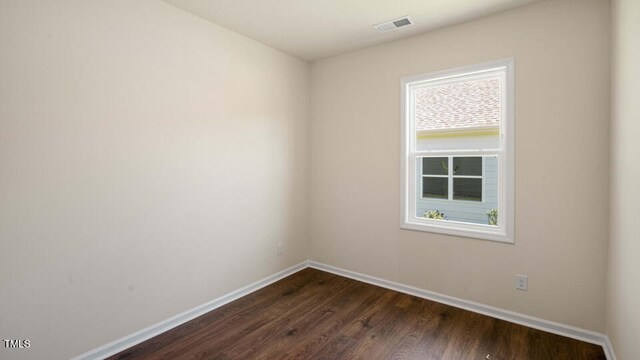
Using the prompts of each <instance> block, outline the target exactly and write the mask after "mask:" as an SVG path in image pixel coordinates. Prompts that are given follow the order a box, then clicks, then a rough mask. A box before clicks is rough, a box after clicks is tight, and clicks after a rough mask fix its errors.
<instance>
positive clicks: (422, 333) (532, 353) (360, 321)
mask: <svg viewBox="0 0 640 360" xmlns="http://www.w3.org/2000/svg"><path fill="white" fill-rule="evenodd" d="M487 356H489V359H490V360H513V359H518V360H541V359H543V360H544V359H554V360H562V359H577V360H604V359H605V356H604V352H603V350H602V347H600V346H597V345H593V344H589V343H585V342H582V341H578V340H574V339H569V338H566V337H562V336H559V335H555V334H549V333H546V332H543V331H540V330H536V329H531V328H528V327H525V326H521V325H517V324H513V323H509V322H506V321H503V320H499V319H494V318H491V317H488V316H484V315H480V314H477V313H473V312H470V311H466V310H462V309H458V308H454V307H451V306H448V305H444V304H440V303H436V302H433V301H429V300H425V299H421V298H418V297H415V296H412V295H407V294H402V293H398V292H395V291H392V290H388V289H384V288H380V287H377V286H374V285H370V284H366V283H362V282H358V281H355V280H351V279H347V278H344V277H341V276H337V275H334V274H330V273H326V272H323V271H319V270H315V269H304V270H301V271H299V272H297V273H295V274H293V275H291V276H289V277H287V278H285V279H282V280H280V281H278V282H275V283H273V284H271V285H269V286H267V287H265V288H263V289H260V290H258V291H256V292H254V293H252V294H249V295H247V296H245V297H243V298H241V299H238V300H236V301H234V302H231V303H229V304H227V305H224V306H222V307H220V308H218V309H216V310H213V311H211V312H209V313H207V314H205V315H203V316H200V317H198V318H196V319H194V320H192V321H189V322H187V323H185V324H183V325H181V326H178V327H176V328H174V329H172V330H169V331H167V332H165V333H163V334H161V335H158V336H156V337H154V338H152V339H149V340H147V341H145V342H143V343H141V344H138V345H136V346H134V347H132V348H130V349H127V350H125V351H122V352H121V353H119V354H116V355H114V356H112V357H110V358H109V359H110V360H116V359H120V360H122V359H153V360H156V359H158V360H160V359H171V360H194V359H207V360H213V359H218V360H230V359H268V360H274V359H276V360H277V359H314V360H317V359H332V360H335V359H362V360H371V359H393V360H401V359H403V360H414V359H415V360H418V359H420V360H442V359H447V360H460V359H462V360H466V359H474V360H480V359H487Z"/></svg>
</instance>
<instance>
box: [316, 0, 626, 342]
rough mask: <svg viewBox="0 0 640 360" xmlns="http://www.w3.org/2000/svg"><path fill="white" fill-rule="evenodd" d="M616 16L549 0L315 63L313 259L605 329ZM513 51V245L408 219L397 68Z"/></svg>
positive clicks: (406, 72)
mask: <svg viewBox="0 0 640 360" xmlns="http://www.w3.org/2000/svg"><path fill="white" fill-rule="evenodd" d="M609 26H610V19H609V4H608V2H607V1H603V0H588V1H583V0H580V1H578V0H562V1H560V0H558V1H543V2H539V3H535V4H532V5H528V6H525V7H521V8H518V9H515V10H512V11H508V12H504V13H500V14H497V15H494V16H490V17H486V18H483V19H479V20H476V21H472V22H468V23H464V24H460V25H455V26H451V27H447V28H443V29H440V30H437V31H433V32H430V33H427V34H424V35H420V36H416V37H412V38H408V39H405V40H400V41H396V42H393V43H389V44H384V45H381V46H376V47H372V48H368V49H364V50H360V51H355V52H352V53H348V54H344V55H341V56H337V57H333V58H329V59H325V60H321V61H318V62H315V63H313V64H312V69H311V72H312V77H311V84H312V85H311V86H312V90H311V99H312V105H311V163H312V165H313V166H312V168H311V187H310V194H311V220H310V234H311V257H312V259H313V260H317V261H320V262H323V263H327V264H331V265H335V266H338V267H342V268H346V269H350V270H354V271H357V272H361V273H365V274H368V275H372V276H377V277H381V278H385V279H388V280H392V281H397V282H400V283H404V284H409V285H413V286H417V287H419V288H423V289H427V290H431V291H435V292H439V293H442V294H447V295H450V296H455V297H459V298H462V299H466V300H471V301H476V302H479V303H483V304H487V305H491V306H495V307H498V308H502V309H508V310H513V311H516V312H519V313H524V314H529V315H532V316H535V317H539V318H543V319H548V320H551V321H556V322H560V323H564V324H569V325H573V326H577V327H580V328H585V329H591V330H595V331H604V327H605V324H604V309H605V278H606V274H605V273H606V257H607V255H606V254H607V237H608V221H609V220H608V216H607V214H608V202H609V200H608V177H609V140H608V132H609V125H608V124H609V63H610V61H609V51H610V49H609V34H610V29H609ZM399 31H401V30H399ZM508 57H514V58H515V81H516V90H515V116H516V117H515V121H516V169H515V171H516V174H515V178H516V180H515V184H516V199H515V201H516V229H515V245H512V244H504V243H498V242H492V241H484V240H477V239H470V238H461V237H454V236H447V235H439V234H434V233H427V232H417V231H411V230H401V229H400V228H399V224H400V121H401V119H400V79H401V78H402V77H404V76H410V75H416V74H423V73H429V72H433V71H438V70H445V69H451V68H456V67H460V66H465V65H472V64H477V63H481V62H485V61H490V60H496V59H503V58H508ZM629 154H630V153H629ZM633 171H636V170H635V169H634V170H633ZM516 274H525V275H528V277H529V290H528V291H527V292H522V291H519V290H516V289H515V288H514V287H515V275H516Z"/></svg>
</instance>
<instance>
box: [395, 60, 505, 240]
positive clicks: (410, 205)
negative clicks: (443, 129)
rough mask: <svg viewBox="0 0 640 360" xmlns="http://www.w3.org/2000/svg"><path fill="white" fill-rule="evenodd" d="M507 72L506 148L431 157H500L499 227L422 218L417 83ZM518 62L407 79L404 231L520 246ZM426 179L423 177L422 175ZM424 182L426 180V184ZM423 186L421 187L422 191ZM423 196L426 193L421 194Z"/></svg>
mask: <svg viewBox="0 0 640 360" xmlns="http://www.w3.org/2000/svg"><path fill="white" fill-rule="evenodd" d="M502 69H503V70H504V74H505V76H504V90H505V91H504V94H503V99H502V100H503V105H504V106H503V108H502V112H503V113H502V119H501V121H500V135H499V136H500V148H499V149H487V150H486V151H478V150H475V149H474V150H446V151H441V150H434V151H428V152H425V153H428V154H429V155H432V156H436V155H441V156H442V157H445V156H447V157H449V156H465V155H469V156H473V155H476V156H478V155H497V156H498V184H499V185H498V198H499V200H498V201H499V202H498V209H499V212H500V218H501V221H499V223H498V226H495V227H494V226H491V225H483V224H472V223H465V222H457V221H451V220H447V221H446V222H443V221H442V220H434V219H424V218H418V217H417V216H416V214H415V202H416V192H417V191H418V189H417V186H416V183H415V182H416V181H417V180H416V179H417V174H416V169H415V168H416V165H415V161H416V157H415V156H416V154H415V153H416V152H415V151H414V149H415V141H416V139H415V135H416V131H415V125H414V123H413V118H412V117H411V114H410V112H411V109H412V107H411V105H412V100H413V99H411V98H410V96H408V95H409V94H410V88H411V87H412V86H416V83H430V85H433V84H437V83H445V82H449V81H455V80H459V79H464V78H470V77H474V76H479V75H481V74H483V73H489V72H491V71H496V70H502ZM514 74H515V71H514V59H513V58H508V59H502V60H497V61H489V62H484V63H480V64H476V65H472V66H464V67H459V68H455V69H450V70H444V71H438V72H432V73H428V74H422V75H416V76H409V77H405V78H402V79H401V82H400V92H401V139H400V141H401V152H400V153H401V184H400V203H401V204H400V228H402V229H407V230H418V231H426V232H434V233H440V234H448V235H455V236H462V237H471V238H478V239H484V240H493V241H499V242H504V243H515V190H514V183H515V181H514V180H515V146H514V140H515V121H514V114H515V112H514V106H515V96H514V93H515V82H514V78H515V76H514ZM484 178H485V176H484V166H483V194H482V196H483V202H484V200H485V198H486V197H485V194H484V188H485V186H484ZM420 179H422V176H421V177H420ZM421 182H422V181H421ZM421 188H422V185H420V189H421ZM420 196H421V195H420ZM431 200H435V201H438V200H440V201H458V200H448V199H447V200H445V199H431ZM460 201H462V200H460Z"/></svg>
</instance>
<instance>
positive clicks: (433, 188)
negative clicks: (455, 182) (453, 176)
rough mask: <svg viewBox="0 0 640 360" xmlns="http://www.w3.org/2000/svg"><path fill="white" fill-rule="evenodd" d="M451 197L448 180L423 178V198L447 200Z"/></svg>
mask: <svg viewBox="0 0 640 360" xmlns="http://www.w3.org/2000/svg"><path fill="white" fill-rule="evenodd" d="M448 196H449V180H448V179H447V178H440V177H429V176H424V177H423V178H422V197H425V198H436V199H446V198H448Z"/></svg>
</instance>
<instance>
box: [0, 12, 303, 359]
mask: <svg viewBox="0 0 640 360" xmlns="http://www.w3.org/2000/svg"><path fill="white" fill-rule="evenodd" d="M0 49H2V50H1V55H0V79H1V80H0V274H1V281H0V338H2V339H12V338H13V339H29V340H31V347H30V348H29V349H28V350H6V349H4V345H3V344H0V358H2V359H14V358H15V359H64V358H69V357H71V356H74V355H78V354H80V353H83V352H85V351H87V350H90V349H92V348H95V347H97V346H100V345H103V344H105V343H107V342H109V341H112V340H114V339H117V338H119V337H122V336H125V335H129V334H131V333H132V332H134V331H137V330H140V329H142V328H144V327H146V326H149V325H152V324H154V323H157V322H159V321H162V320H165V319H167V318H169V317H171V316H173V315H176V314H178V313H180V312H182V311H185V310H188V309H191V308H193V307H194V306H196V305H200V304H203V303H205V302H208V301H210V300H212V299H214V298H216V297H218V296H220V295H222V294H225V293H228V292H229V291H232V290H235V289H238V288H240V287H242V286H244V285H247V284H249V283H252V282H254V281H256V280H258V279H261V278H264V277H265V276H268V275H271V274H273V273H276V272H277V271H279V270H282V269H284V268H286V267H289V266H291V265H294V264H297V263H299V262H300V261H303V260H305V259H306V258H307V253H308V249H307V241H306V239H307V225H306V224H307V217H308V216H307V205H306V203H307V199H306V196H307V193H308V191H307V185H306V184H307V181H308V179H307V161H308V141H307V137H308V121H307V116H308V106H307V102H308V99H307V98H308V85H309V84H308V80H309V66H308V64H306V63H304V62H302V61H300V60H298V59H295V58H293V57H291V56H288V55H285V54H283V53H281V52H278V51H276V50H273V49H271V48H268V47H266V46H263V45H260V44H258V43H256V42H254V41H252V40H249V39H247V38H245V37H242V36H240V35H237V34H235V33H233V32H230V31H227V30H225V29H223V28H220V27H218V26H215V25H213V24H211V23H209V22H206V21H204V20H202V19H200V18H197V17H195V16H193V15H189V14H187V13H185V12H183V11H181V10H178V9H176V8H174V7H172V6H171V5H168V4H166V3H163V2H161V1H155V0H149V1H142V0H139V1H84V0H77V1H72V0H68V1H48V0H43V1H4V0H3V1H1V2H0ZM278 242H283V243H284V244H285V254H284V255H283V256H280V257H278V256H277V255H276V244H277V243H278Z"/></svg>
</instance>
